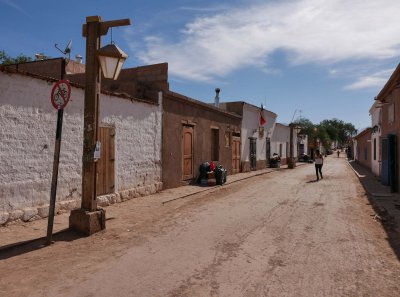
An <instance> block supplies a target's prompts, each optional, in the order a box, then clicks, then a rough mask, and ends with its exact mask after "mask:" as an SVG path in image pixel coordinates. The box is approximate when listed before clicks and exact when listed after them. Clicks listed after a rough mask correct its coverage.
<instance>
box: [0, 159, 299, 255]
mask: <svg viewBox="0 0 400 297" xmlns="http://www.w3.org/2000/svg"><path fill="white" fill-rule="evenodd" d="M301 165H302V164H301V163H298V166H301ZM286 168H287V165H283V166H281V168H265V169H262V170H257V171H250V172H243V173H237V174H234V175H229V176H228V177H227V182H226V183H225V184H224V185H223V186H211V187H208V186H199V185H187V186H182V187H178V188H173V189H167V190H163V191H161V192H159V193H156V194H153V195H150V196H145V197H140V198H134V199H131V200H127V201H125V202H121V203H117V204H113V205H110V206H107V207H106V208H105V209H106V212H107V213H109V212H112V213H114V215H118V207H120V206H121V204H125V206H126V207H128V206H129V204H130V203H134V202H135V201H136V200H137V199H143V200H146V199H147V200H148V201H152V203H153V201H154V203H156V204H157V203H158V205H160V204H161V205H164V204H168V203H170V202H172V201H176V200H179V199H184V198H186V197H190V196H193V195H196V194H198V193H203V192H204V193H213V192H216V191H219V190H221V189H223V188H224V187H225V185H230V184H232V183H235V182H238V181H241V180H245V179H248V178H252V177H254V176H258V175H264V174H268V173H271V172H275V171H279V170H284V169H286ZM150 199H151V200H150ZM106 217H107V218H108V217H109V215H106ZM68 220H69V212H66V213H62V214H59V215H56V216H55V218H54V227H53V234H57V233H60V232H63V231H65V230H66V229H68V224H69V223H68ZM47 222H48V220H47V219H41V220H36V221H32V222H15V223H11V224H10V225H8V226H5V227H0V252H1V251H2V250H5V249H10V248H12V247H14V246H19V245H24V244H28V243H30V242H32V241H36V240H42V241H44V240H45V236H46V233H47Z"/></svg>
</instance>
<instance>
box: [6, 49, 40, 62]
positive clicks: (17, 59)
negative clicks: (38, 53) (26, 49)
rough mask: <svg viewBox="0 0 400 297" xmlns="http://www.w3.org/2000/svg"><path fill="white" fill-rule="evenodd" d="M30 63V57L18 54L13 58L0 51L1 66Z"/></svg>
mask: <svg viewBox="0 0 400 297" xmlns="http://www.w3.org/2000/svg"><path fill="white" fill-rule="evenodd" d="M30 61H32V58H31V57H28V56H25V55H24V54H19V55H18V56H16V57H15V58H13V57H10V56H9V55H7V53H6V52H5V51H4V50H2V51H0V64H1V65H10V64H18V63H26V62H30Z"/></svg>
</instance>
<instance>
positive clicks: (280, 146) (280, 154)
mask: <svg viewBox="0 0 400 297" xmlns="http://www.w3.org/2000/svg"><path fill="white" fill-rule="evenodd" d="M279 157H282V143H280V144H279Z"/></svg>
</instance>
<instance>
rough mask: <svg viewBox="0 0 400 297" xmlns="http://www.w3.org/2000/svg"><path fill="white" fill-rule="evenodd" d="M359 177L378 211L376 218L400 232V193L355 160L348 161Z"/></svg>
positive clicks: (386, 226) (385, 225)
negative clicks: (392, 190)
mask: <svg viewBox="0 0 400 297" xmlns="http://www.w3.org/2000/svg"><path fill="white" fill-rule="evenodd" d="M348 164H349V166H350V167H351V168H352V169H353V170H354V172H355V174H356V175H357V177H358V178H359V180H360V182H361V184H362V185H363V187H364V189H365V191H366V192H367V196H368V199H369V201H370V203H371V205H372V206H373V208H374V210H375V211H376V215H375V219H376V220H379V221H382V223H384V227H385V228H386V229H389V230H388V231H395V232H397V233H398V234H400V193H391V191H390V186H384V185H382V184H381V182H380V180H379V179H378V178H377V177H376V176H374V175H373V173H372V172H371V171H370V170H369V169H368V168H365V167H364V166H362V165H360V164H358V163H357V162H354V161H349V162H348Z"/></svg>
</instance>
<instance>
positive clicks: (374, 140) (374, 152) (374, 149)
mask: <svg viewBox="0 0 400 297" xmlns="http://www.w3.org/2000/svg"><path fill="white" fill-rule="evenodd" d="M374 160H376V138H374Z"/></svg>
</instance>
